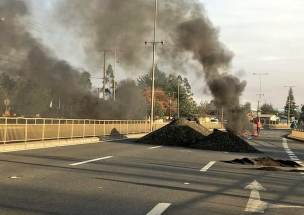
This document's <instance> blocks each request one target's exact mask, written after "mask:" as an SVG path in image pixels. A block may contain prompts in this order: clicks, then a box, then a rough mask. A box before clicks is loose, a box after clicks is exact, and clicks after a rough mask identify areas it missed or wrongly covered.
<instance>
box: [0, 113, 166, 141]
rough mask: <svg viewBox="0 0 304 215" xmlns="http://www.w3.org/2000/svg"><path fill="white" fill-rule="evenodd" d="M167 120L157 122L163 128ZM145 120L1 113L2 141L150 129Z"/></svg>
mask: <svg viewBox="0 0 304 215" xmlns="http://www.w3.org/2000/svg"><path fill="white" fill-rule="evenodd" d="M164 125H166V123H159V124H158V123H157V124H154V128H155V129H159V128H161V127H162V126H164ZM149 131H150V125H149V124H148V123H147V121H145V120H90V119H50V118H7V117H0V143H4V144H5V143H9V142H27V141H33V140H48V139H63V138H64V139H68V138H84V137H97V136H106V135H116V134H139V133H148V132H149Z"/></svg>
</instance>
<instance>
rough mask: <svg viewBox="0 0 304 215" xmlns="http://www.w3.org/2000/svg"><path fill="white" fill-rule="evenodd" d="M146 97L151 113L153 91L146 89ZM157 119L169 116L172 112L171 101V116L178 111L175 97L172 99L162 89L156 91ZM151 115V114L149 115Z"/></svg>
mask: <svg viewBox="0 0 304 215" xmlns="http://www.w3.org/2000/svg"><path fill="white" fill-rule="evenodd" d="M144 97H145V99H146V101H147V104H148V105H149V110H150V112H151V107H150V106H151V89H150V88H146V89H145V91H144ZM154 98H155V118H156V119H157V118H163V117H164V116H165V115H166V116H169V114H170V113H169V112H170V104H169V100H171V116H172V115H173V113H174V112H175V111H176V109H175V107H174V105H173V104H175V103H176V102H175V100H174V98H173V97H170V96H168V95H167V94H166V92H165V91H163V90H162V89H161V88H157V89H155V96H154ZM148 115H150V113H148Z"/></svg>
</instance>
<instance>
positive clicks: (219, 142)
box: [190, 129, 261, 153]
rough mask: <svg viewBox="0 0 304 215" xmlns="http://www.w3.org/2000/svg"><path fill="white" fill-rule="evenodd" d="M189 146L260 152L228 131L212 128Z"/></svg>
mask: <svg viewBox="0 0 304 215" xmlns="http://www.w3.org/2000/svg"><path fill="white" fill-rule="evenodd" d="M190 147H191V148H197V149H205V150H213V151H225V152H243V153H261V152H260V151H259V150H257V149H256V148H254V147H253V146H251V145H250V144H248V143H247V142H246V141H245V140H243V139H242V138H240V137H239V136H237V135H234V134H233V133H230V132H222V131H220V130H217V129H214V131H213V133H212V134H210V135H208V136H207V137H205V138H203V139H201V140H200V141H198V143H197V144H194V145H191V146H190Z"/></svg>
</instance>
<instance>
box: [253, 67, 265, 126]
mask: <svg viewBox="0 0 304 215" xmlns="http://www.w3.org/2000/svg"><path fill="white" fill-rule="evenodd" d="M253 75H259V76H260V93H259V94H257V95H259V101H258V109H257V115H258V118H259V121H260V115H259V111H260V101H261V96H262V95H264V94H262V75H268V73H253Z"/></svg>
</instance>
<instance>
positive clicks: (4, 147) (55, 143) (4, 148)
mask: <svg viewBox="0 0 304 215" xmlns="http://www.w3.org/2000/svg"><path fill="white" fill-rule="evenodd" d="M144 135H146V133H142V134H128V135H114V136H112V137H111V136H107V138H104V137H87V138H75V139H59V140H46V141H31V142H22V143H7V144H1V145H0V153H1V152H12V151H22V150H31V149H43V148H52V147H61V146H72V145H81V144H89V143H99V142H109V141H115V140H123V139H132V138H140V137H142V136H144Z"/></svg>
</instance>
